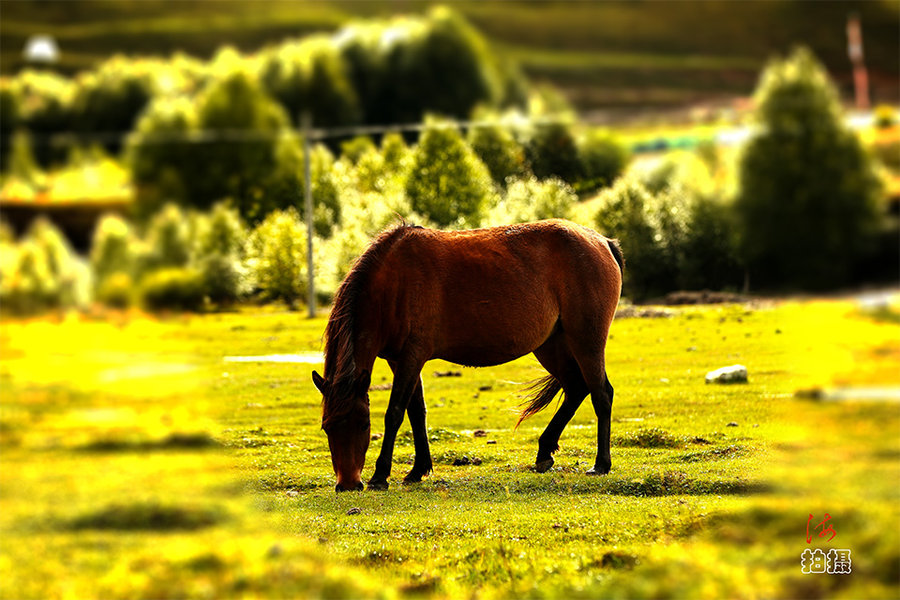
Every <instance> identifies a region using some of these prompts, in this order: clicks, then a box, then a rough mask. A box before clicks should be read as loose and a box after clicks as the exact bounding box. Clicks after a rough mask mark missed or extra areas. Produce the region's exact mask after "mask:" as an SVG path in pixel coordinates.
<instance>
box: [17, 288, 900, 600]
mask: <svg viewBox="0 0 900 600" xmlns="http://www.w3.org/2000/svg"><path fill="white" fill-rule="evenodd" d="M620 312H621V313H622V315H623V317H624V318H619V319H617V320H616V321H615V322H614V324H613V328H612V339H611V341H610V345H609V352H608V355H609V372H610V376H611V380H612V382H613V385H614V386H615V388H616V400H615V406H614V410H613V449H612V450H613V470H612V472H611V473H610V474H609V475H608V476H606V477H588V476H586V475H584V471H585V470H586V469H587V468H588V467H589V466H590V464H591V461H592V460H593V455H594V452H595V449H596V447H595V444H596V430H595V417H594V415H593V411H592V410H591V408H590V405H589V403H587V404H586V405H585V406H583V407H582V408H581V409H580V411H579V412H578V414H577V415H576V417H575V419H574V420H573V422H572V423H571V424H570V425H569V427H568V428H567V429H566V431H565V433H564V434H563V438H562V442H561V449H560V451H559V452H558V454H557V456H556V465H555V467H554V468H553V469H552V470H551V471H550V472H548V473H544V474H537V473H534V472H532V471H531V470H530V465H531V464H532V463H533V460H534V455H535V453H536V449H537V437H538V435H539V434H540V432H541V431H542V428H543V426H544V425H545V424H546V422H547V421H548V420H549V418H550V416H551V410H547V411H546V412H545V413H542V414H541V415H539V416H538V417H535V418H533V419H531V420H529V421H526V422H525V423H524V424H523V425H522V426H520V427H519V428H518V429H514V424H515V422H516V407H517V403H518V401H519V399H518V393H519V391H520V390H521V388H522V384H524V383H525V382H527V381H530V380H532V379H535V378H537V377H539V376H541V375H542V369H541V367H540V365H539V364H538V363H537V361H536V360H535V359H534V358H533V357H525V358H522V359H519V360H517V361H514V362H512V363H509V364H507V365H504V366H501V367H496V368H490V369H469V368H459V367H456V366H454V365H450V364H446V363H441V362H438V361H435V362H432V363H429V364H428V365H426V369H425V371H424V372H423V375H424V382H425V393H426V402H427V404H428V406H429V413H428V420H429V430H430V436H431V440H432V453H433V455H434V458H435V471H434V473H433V474H432V475H431V476H430V477H429V478H427V479H426V480H425V481H424V482H423V483H421V484H418V485H407V486H404V485H401V484H400V483H399V479H401V478H402V475H403V474H404V473H405V471H406V469H408V468H409V467H408V465H409V464H411V462H412V454H413V449H412V443H411V436H410V434H409V433H408V430H407V429H406V426H405V427H404V429H403V430H401V437H400V440H399V443H398V447H397V451H396V453H395V457H394V458H395V459H394V465H395V466H394V473H393V477H392V479H393V480H394V483H393V484H392V485H391V487H390V489H389V490H388V491H386V492H363V493H344V494H335V492H334V491H333V489H334V488H333V486H334V479H333V474H332V472H331V465H330V460H329V455H328V446H327V442H326V439H325V436H324V434H323V433H322V432H321V430H320V428H319V419H320V407H319V402H320V398H319V397H318V396H317V394H316V392H315V389H314V388H313V386H312V385H311V383H310V380H309V375H310V371H311V369H312V368H314V367H315V365H308V364H295V363H266V362H226V360H225V357H226V356H267V355H272V354H288V353H293V354H299V355H301V356H304V357H309V356H315V353H316V352H319V351H320V350H321V337H322V331H323V329H324V324H325V319H324V318H318V319H315V320H306V319H304V318H302V316H300V315H298V314H297V313H292V312H279V311H276V310H273V309H267V310H264V311H260V310H259V309H256V310H253V311H251V310H249V309H247V310H243V311H240V312H232V313H218V314H208V315H202V316H197V315H194V316H177V315H172V316H170V317H166V318H162V319H155V318H150V317H147V316H145V315H143V314H139V313H128V314H114V313H112V314H109V315H106V317H105V318H103V319H99V320H93V319H91V318H89V317H86V316H68V317H59V318H55V319H54V318H43V319H39V320H30V321H8V320H6V321H4V322H3V324H2V337H0V341H2V347H0V350H2V356H3V363H2V403H0V436H2V437H0V441H2V446H0V452H2V454H0V461H2V470H0V478H2V481H0V528H2V529H0V536H2V538H0V539H2V546H0V582H2V583H0V595H2V596H3V597H21V598H89V597H102V598H167V597H188V598H206V597H275V598H282V597H298V596H300V597H303V596H310V597H370V596H378V597H397V596H406V595H413V596H428V597H436V598H443V597H483V598H493V597H521V596H525V597H566V598H568V597H576V596H585V597H597V596H602V597H670V596H679V597H688V596H689V597H707V598H720V597H747V598H754V597H785V598H795V597H818V596H821V595H825V594H827V595H829V596H831V597H848V598H851V597H852V598H856V597H885V598H889V597H896V595H897V593H898V580H900V573H898V569H900V539H898V530H897V528H896V522H897V519H898V517H900V515H898V512H900V511H898V506H900V504H898V502H897V501H898V495H900V486H898V482H900V435H898V434H900V414H898V406H897V404H896V397H894V400H893V402H892V401H890V400H889V396H890V395H891V394H894V396H895V395H896V385H897V365H898V363H900V341H898V340H900V320H898V307H897V300H896V297H895V298H894V301H893V304H892V305H882V306H881V308H879V309H877V310H875V311H873V310H872V309H870V308H867V306H864V305H861V304H860V303H859V302H857V301H854V300H851V299H845V300H817V301H778V302H774V301H767V302H762V301H759V302H752V303H749V304H740V305H739V304H735V305H717V306H707V307H690V308H687V307H685V308H659V309H656V308H647V307H635V308H630V307H627V306H626V307H625V308H624V309H621V310H620ZM627 315H632V316H627ZM313 360H315V359H313ZM734 363H741V364H744V365H746V366H747V368H748V370H749V374H750V376H749V382H748V383H747V384H737V385H729V386H724V385H715V384H705V383H704V375H705V373H706V372H707V371H709V370H712V369H714V368H717V367H720V366H724V365H728V364H734ZM448 371H449V372H459V376H445V375H446V372H448ZM389 373H390V372H389V369H388V368H387V366H386V364H383V363H380V362H379V363H377V364H376V371H375V373H374V376H373V386H375V388H374V389H373V391H372V392H371V401H372V404H373V411H372V412H373V415H374V417H373V418H374V424H373V432H375V437H378V436H377V432H380V430H381V424H380V418H381V415H382V414H383V410H384V408H385V406H386V403H387V398H388V395H389V392H388V391H387V390H386V389H385V388H387V387H388V386H387V385H386V384H387V383H389V381H390V377H389ZM439 375H440V376H439ZM889 386H894V387H893V390H894V391H891V390H887V391H881V392H879V391H873V390H874V389H875V388H886V387H889ZM854 394H855V395H859V396H862V397H864V399H859V400H848V401H840V400H839V399H840V398H843V397H846V396H848V395H854ZM879 396H881V398H880V399H877V398H878V397H879ZM886 398H887V400H886ZM551 408H552V407H551ZM378 448H379V442H378V441H377V440H376V441H374V442H373V444H372V446H371V448H370V451H369V460H368V463H367V464H368V465H370V466H369V467H368V469H367V471H366V474H369V471H370V469H371V465H372V464H373V463H374V455H375V453H376V452H377V451H378ZM825 513H828V514H829V515H830V521H828V525H830V527H831V528H832V529H833V531H834V533H835V535H834V537H833V538H831V537H830V533H828V535H826V536H824V537H820V536H819V533H822V532H824V531H825V529H826V527H820V528H818V529H816V525H818V524H819V523H820V522H821V521H822V519H823V518H824V516H825ZM810 515H813V516H814V519H813V520H812V521H811V522H809V517H810ZM808 525H809V533H810V536H811V543H810V544H808V543H807V526H808ZM829 538H830V539H829ZM807 548H821V549H824V550H826V551H827V550H829V549H850V550H851V560H852V573H851V574H848V575H829V574H803V573H802V572H801V553H802V552H803V551H804V550H805V549H807Z"/></svg>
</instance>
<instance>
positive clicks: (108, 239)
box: [90, 215, 136, 286]
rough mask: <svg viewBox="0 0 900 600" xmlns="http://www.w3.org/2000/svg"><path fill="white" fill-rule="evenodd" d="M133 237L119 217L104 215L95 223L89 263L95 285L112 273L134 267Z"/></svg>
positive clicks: (129, 271)
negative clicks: (95, 227)
mask: <svg viewBox="0 0 900 600" xmlns="http://www.w3.org/2000/svg"><path fill="white" fill-rule="evenodd" d="M135 250H136V248H135V238H134V235H133V234H132V232H131V227H130V226H129V225H128V223H127V222H125V221H124V220H123V219H122V218H121V217H118V216H116V215H106V216H104V217H103V218H102V219H100V222H99V223H98V224H97V229H96V230H95V231H94V240H93V243H92V244H91V254H90V263H91V270H92V271H93V273H94V282H95V284H96V285H98V286H99V285H100V284H102V283H103V280H104V279H106V278H107V277H109V276H110V275H112V274H113V273H132V272H133V270H134V268H135V261H136V252H135Z"/></svg>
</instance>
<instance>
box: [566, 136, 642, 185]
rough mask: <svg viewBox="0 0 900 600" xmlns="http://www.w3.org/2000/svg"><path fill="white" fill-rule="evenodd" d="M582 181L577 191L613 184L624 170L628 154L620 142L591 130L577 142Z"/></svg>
mask: <svg viewBox="0 0 900 600" xmlns="http://www.w3.org/2000/svg"><path fill="white" fill-rule="evenodd" d="M578 155H579V157H580V160H581V168H582V172H583V179H582V180H581V181H579V182H578V185H577V188H578V189H579V191H591V190H595V189H597V188H602V187H607V186H610V185H612V184H613V182H614V181H615V180H616V178H618V177H619V175H621V174H622V172H623V171H624V170H625V167H626V165H627V164H628V160H629V159H630V153H629V151H628V148H627V147H626V146H625V144H623V143H622V141H621V140H620V139H619V138H618V137H616V136H615V135H613V134H612V133H610V132H609V131H605V130H602V129H591V130H589V131H588V132H587V133H585V134H584V135H583V136H582V137H581V138H580V139H579V141H578Z"/></svg>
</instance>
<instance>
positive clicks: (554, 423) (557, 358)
mask: <svg viewBox="0 0 900 600" xmlns="http://www.w3.org/2000/svg"><path fill="white" fill-rule="evenodd" d="M534 355H535V356H536V357H537V359H538V361H540V363H541V364H542V365H543V366H544V368H545V369H547V371H548V372H549V373H550V374H551V375H552V376H553V377H555V378H556V380H557V381H559V383H560V385H562V388H563V401H562V404H560V407H559V409H558V410H557V411H556V414H555V415H553V418H552V419H550V423H549V424H548V425H547V428H546V429H545V430H544V433H542V434H541V437H540V439H539V440H538V454H537V458H536V459H535V461H534V468H535V470H536V471H538V472H539V473H543V472H545V471H547V470H549V469H550V467H552V466H553V453H554V452H556V451H557V450H558V449H559V436H560V435H562V432H563V429H565V428H566V425H568V424H569V421H571V420H572V417H573V416H575V412H576V411H577V410H578V407H579V406H581V403H582V402H584V399H585V397H586V396H587V394H588V388H587V384H586V383H585V382H584V378H583V377H582V376H581V371H580V369H579V368H578V363H577V362H576V361H575V358H574V357H573V356H572V353H571V352H570V351H569V348H568V347H567V346H566V342H565V339H564V337H563V335H562V333H561V332H560V331H557V332H556V333H554V334H553V335H552V336H550V337H549V338H548V339H547V341H546V342H544V343H543V344H542V345H541V347H540V348H538V349H537V350H535V351H534Z"/></svg>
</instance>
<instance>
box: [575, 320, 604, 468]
mask: <svg viewBox="0 0 900 600" xmlns="http://www.w3.org/2000/svg"><path fill="white" fill-rule="evenodd" d="M607 331H608V329H607ZM600 333H601V332H594V334H593V335H591V334H590V331H589V330H587V328H585V329H584V330H581V331H579V335H578V336H577V338H571V337H569V338H567V340H568V342H569V346H570V347H571V348H572V351H573V354H574V355H575V359H576V360H577V361H578V366H579V367H580V368H581V374H582V376H583V377H584V381H585V383H586V384H587V389H588V390H589V391H590V394H591V404H593V405H594V412H595V413H596V415H597V458H596V459H595V460H594V466H593V468H591V469H590V470H589V471H588V474H589V475H606V474H607V473H609V470H610V468H611V466H612V459H611V458H610V453H609V444H610V439H609V438H610V421H611V419H612V402H613V387H612V385H611V384H610V383H609V379H608V378H607V376H606V359H605V352H604V350H605V347H606V331H603V332H602V334H603V335H599V334H600Z"/></svg>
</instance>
